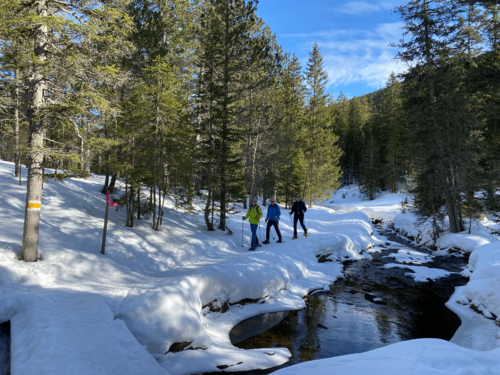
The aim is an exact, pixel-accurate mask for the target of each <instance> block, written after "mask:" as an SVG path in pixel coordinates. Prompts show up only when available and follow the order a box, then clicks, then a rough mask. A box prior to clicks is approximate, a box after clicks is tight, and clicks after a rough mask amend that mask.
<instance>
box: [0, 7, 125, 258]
mask: <svg viewBox="0 0 500 375" xmlns="http://www.w3.org/2000/svg"><path fill="white" fill-rule="evenodd" d="M0 8H1V9H2V16H1V17H0V37H1V39H2V40H11V41H12V40H16V38H18V37H21V38H22V39H24V40H25V41H27V42H26V43H29V44H31V45H32V46H33V53H32V54H29V55H27V56H26V57H27V59H29V64H30V66H31V68H30V69H31V74H29V75H26V76H25V84H26V86H27V87H29V88H30V89H29V91H28V98H27V100H26V107H27V116H28V117H27V119H26V121H27V122H28V123H29V145H28V147H29V151H28V153H27V157H28V159H29V160H28V186H27V194H26V211H25V221H24V233H23V245H22V258H23V259H24V260H25V261H30V262H34V261H36V260H37V259H38V232H39V221H40V209H41V197H42V184H43V174H44V165H43V161H44V157H47V156H50V151H49V148H48V146H49V144H48V142H46V141H48V140H47V139H46V133H47V129H48V127H53V126H71V128H72V131H73V132H74V135H75V136H76V137H78V138H79V139H81V134H80V124H79V122H78V119H79V118H81V117H82V116H81V115H82V114H84V113H89V112H90V110H91V109H92V108H91V107H90V106H89V105H88V104H89V103H88V101H86V100H84V98H85V97H94V98H95V95H93V93H92V92H91V90H90V86H91V82H92V81H93V80H95V79H96V76H97V75H99V74H101V75H105V74H106V73H112V70H113V68H112V67H106V66H96V65H94V63H95V62H96V60H95V59H89V58H88V56H89V55H92V54H93V55H94V56H95V57H97V56H98V55H99V53H106V54H110V53H113V51H114V52H116V51H118V50H116V49H114V50H113V47H116V46H117V44H120V41H119V40H118V39H119V38H115V39H114V42H116V43H117V44H113V43H110V39H108V38H110V37H112V36H113V37H116V36H117V35H122V36H124V35H126V32H127V30H128V29H129V27H128V23H127V22H128V21H127V19H128V18H127V17H126V15H125V13H124V12H123V3H122V2H120V1H118V0H116V1H105V2H101V3H99V4H97V3H95V2H94V1H90V0H88V1H86V0H84V1H79V2H73V1H65V0H58V1H55V0H40V1H36V2H31V3H25V2H21V1H10V0H9V1H8V0H1V1H0ZM117 23H120V26H119V27H116V28H115V26H116V24H117ZM116 30H120V34H118V33H114V32H113V31H116ZM28 41H29V42H28ZM96 45H101V46H105V45H106V46H107V47H106V48H105V49H106V51H104V49H102V50H97V49H96V48H95V47H96ZM121 48H122V49H123V45H122V46H121ZM106 69H108V71H106ZM102 78H103V77H102V76H101V77H100V79H102ZM49 142H50V141H49ZM52 143H53V142H52ZM56 154H59V155H61V153H60V152H59V153H58V152H57V151H56ZM77 160H78V159H76V160H75V161H77Z"/></svg>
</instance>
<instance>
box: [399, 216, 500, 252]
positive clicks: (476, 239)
mask: <svg viewBox="0 0 500 375" xmlns="http://www.w3.org/2000/svg"><path fill="white" fill-rule="evenodd" d="M393 224H394V229H396V230H397V231H398V232H399V233H401V234H403V235H404V236H406V237H410V238H412V239H415V240H416V241H417V242H418V243H419V244H421V245H427V246H429V245H434V240H433V238H432V237H433V236H432V227H431V223H430V222H428V221H427V222H424V223H419V222H418V218H417V216H416V215H415V214H412V213H404V214H399V215H397V216H396V217H395V218H394V220H393ZM440 225H441V226H442V227H443V228H445V229H446V228H449V223H448V220H447V219H445V220H444V222H443V223H440ZM467 229H468V228H467ZM495 241H498V238H497V237H496V236H494V235H492V234H490V232H489V231H488V229H487V228H486V227H485V226H484V225H483V224H482V223H481V222H478V221H473V222H472V225H471V233H470V234H469V232H468V230H467V231H465V232H462V233H450V232H449V231H445V232H444V233H442V234H441V235H440V237H439V238H438V239H437V241H436V244H435V246H436V247H438V248H439V249H453V248H455V249H460V250H464V251H465V252H468V253H470V252H472V251H473V250H474V249H476V248H478V247H479V246H482V245H486V244H489V243H490V242H495Z"/></svg>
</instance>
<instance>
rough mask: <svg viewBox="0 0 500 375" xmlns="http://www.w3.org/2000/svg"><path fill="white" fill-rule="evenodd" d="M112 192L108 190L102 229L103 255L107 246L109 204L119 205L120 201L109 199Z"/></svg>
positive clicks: (112, 205)
mask: <svg viewBox="0 0 500 375" xmlns="http://www.w3.org/2000/svg"><path fill="white" fill-rule="evenodd" d="M110 193H111V191H110V190H108V192H107V194H106V208H105V210H104V228H103V230H102V246H101V254H102V255H104V254H105V251H104V250H105V248H106V231H107V230H108V207H109V206H111V207H116V206H118V203H116V202H110V201H109V195H110Z"/></svg>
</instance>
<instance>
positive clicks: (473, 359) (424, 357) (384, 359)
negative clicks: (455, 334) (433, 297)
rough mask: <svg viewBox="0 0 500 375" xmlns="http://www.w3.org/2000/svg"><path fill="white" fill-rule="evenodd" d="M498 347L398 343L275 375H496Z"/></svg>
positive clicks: (438, 342)
mask: <svg viewBox="0 0 500 375" xmlns="http://www.w3.org/2000/svg"><path fill="white" fill-rule="evenodd" d="M499 369H500V348H498V349H495V350H491V351H489V352H477V351H474V350H469V349H465V348H462V347H460V346H458V345H455V344H452V343H450V342H447V341H443V340H436V339H421V340H411V341H405V342H400V343H397V344H393V345H389V346H386V347H383V348H379V349H375V350H372V351H369V352H366V353H361V354H353V355H346V356H341V357H334V358H329V359H322V360H318V361H311V362H305V363H301V364H298V365H295V366H291V367H287V368H284V369H281V370H278V371H276V372H274V373H273V374H276V375H303V374H314V375H331V374H349V375H367V374H370V375H414V374H425V375H458V374H463V375H471V374H474V375H498V373H499Z"/></svg>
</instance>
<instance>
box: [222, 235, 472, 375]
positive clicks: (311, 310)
mask: <svg viewBox="0 0 500 375" xmlns="http://www.w3.org/2000/svg"><path fill="white" fill-rule="evenodd" d="M383 235H384V236H386V237H387V238H388V239H389V240H391V241H395V242H399V243H400V244H401V245H403V246H401V247H410V248H413V249H415V250H418V251H421V252H426V253H431V252H430V251H429V250H426V249H424V248H421V247H419V246H416V245H413V244H411V243H410V242H409V241H406V240H405V239H403V238H401V237H399V236H397V235H396V234H394V233H392V232H384V233H383ZM393 252H397V249H386V250H383V251H381V252H378V253H374V254H372V257H373V259H371V260H369V259H365V260H360V261H353V262H348V263H346V264H345V265H344V277H345V278H344V279H342V280H340V281H337V282H336V283H335V284H334V285H333V286H332V287H331V288H330V292H329V293H327V294H320V295H317V296H312V297H310V298H309V299H306V303H307V307H306V308H305V309H302V310H299V311H290V312H288V311H285V312H278V313H270V314H262V315H259V316H256V317H253V318H250V319H247V320H245V321H243V322H241V323H239V324H238V325H236V326H235V327H234V328H233V330H232V331H231V334H230V338H231V342H232V343H233V344H234V345H235V346H237V347H239V348H243V349H254V348H272V347H286V348H288V349H289V350H290V352H291V353H292V357H291V358H290V361H289V362H287V363H285V364H284V365H282V366H279V367H275V368H272V369H267V370H255V371H250V372H244V373H237V372H235V373H232V374H246V375H257V374H259V375H263V374H269V373H271V372H273V371H276V370H277V369H279V368H282V367H286V366H290V365H292V364H296V363H300V362H305V361H310V360H313V359H321V358H328V357H334V356H339V355H345V354H352V353H360V352H365V351H367V350H371V349H375V348H379V347H382V346H385V345H388V344H390V343H395V342H399V341H405V340H410V339H417V338H440V339H444V340H449V339H450V338H451V337H452V336H453V334H454V333H455V331H456V330H457V328H458V327H459V325H460V319H459V318H458V317H457V316H456V315H455V314H454V313H453V312H451V311H450V310H448V309H447V308H446V307H445V305H444V304H445V302H446V301H447V300H448V299H449V297H450V296H451V295H452V294H453V292H454V289H455V286H459V285H464V284H465V283H466V279H464V278H462V277H461V276H460V274H459V272H460V271H461V270H462V267H464V266H465V265H466V264H467V260H466V259H465V258H463V257H452V256H445V257H435V259H434V261H433V262H432V263H426V264H424V266H426V267H430V268H442V269H446V270H448V271H452V272H456V273H453V274H451V275H450V276H449V277H445V278H441V279H437V280H436V281H429V282H416V281H414V280H413V278H412V277H409V276H406V275H405V273H407V272H411V271H409V270H408V269H398V268H391V269H385V268H381V266H383V265H384V264H386V263H395V260H394V259H393V258H384V256H386V255H388V254H390V253H393ZM374 297H377V298H381V301H378V300H377V301H378V302H379V303H375V302H372V301H373V298H374Z"/></svg>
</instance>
